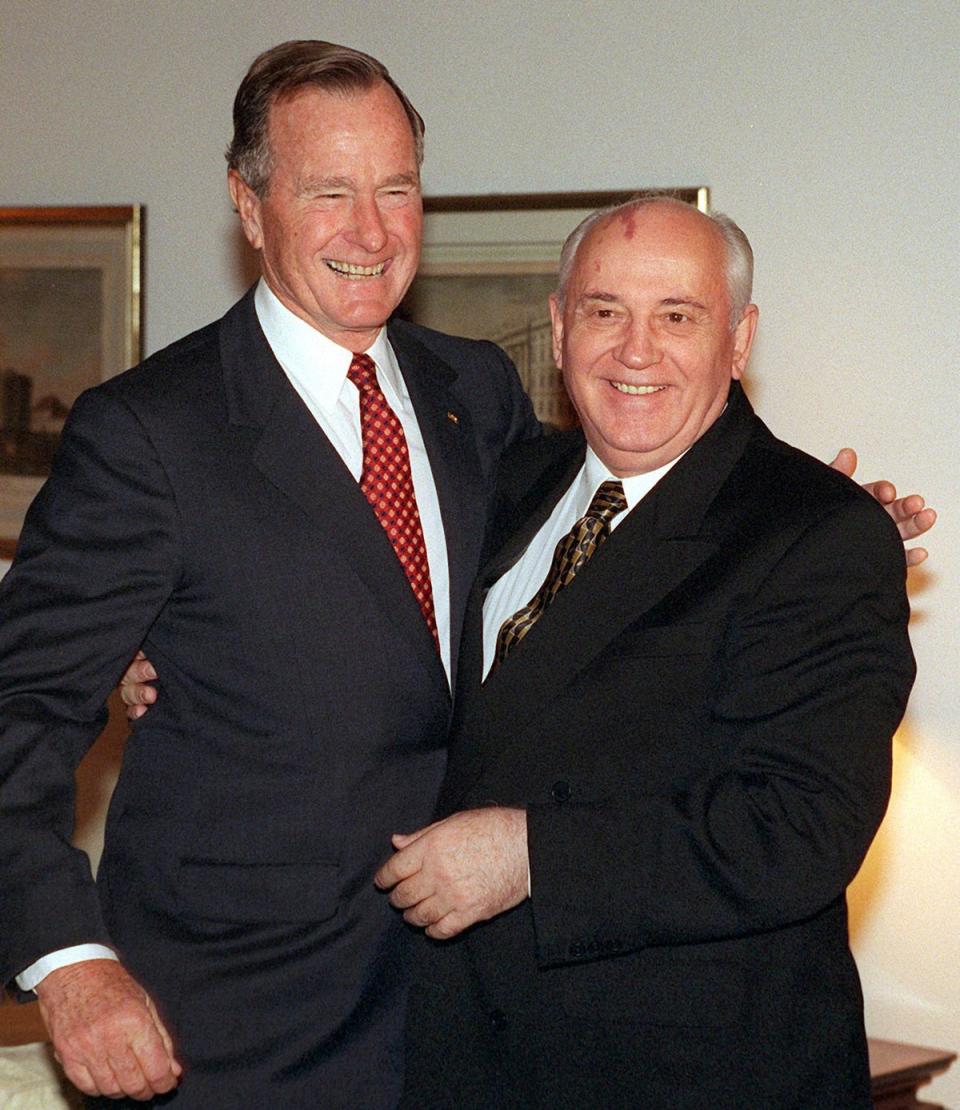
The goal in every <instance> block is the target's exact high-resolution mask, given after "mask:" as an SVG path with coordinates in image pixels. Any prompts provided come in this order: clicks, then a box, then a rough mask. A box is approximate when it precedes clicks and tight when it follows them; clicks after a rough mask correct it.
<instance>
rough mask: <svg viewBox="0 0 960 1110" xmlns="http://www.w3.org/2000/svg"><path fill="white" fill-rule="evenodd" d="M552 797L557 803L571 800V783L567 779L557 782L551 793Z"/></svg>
mask: <svg viewBox="0 0 960 1110" xmlns="http://www.w3.org/2000/svg"><path fill="white" fill-rule="evenodd" d="M550 797H551V798H553V800H554V801H555V802H568V801H569V800H570V783H569V782H567V781H566V780H565V779H561V780H560V781H559V782H555V783H554V784H553V788H552V789H551V791H550Z"/></svg>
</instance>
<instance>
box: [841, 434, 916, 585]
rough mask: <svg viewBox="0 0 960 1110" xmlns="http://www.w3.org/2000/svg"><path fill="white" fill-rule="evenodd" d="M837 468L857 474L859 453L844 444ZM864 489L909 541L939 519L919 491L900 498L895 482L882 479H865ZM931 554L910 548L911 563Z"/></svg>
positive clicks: (913, 565) (845, 472)
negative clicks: (872, 480) (869, 480)
mask: <svg viewBox="0 0 960 1110" xmlns="http://www.w3.org/2000/svg"><path fill="white" fill-rule="evenodd" d="M830 465H831V466H832V467H833V469H834V470H839V471H840V473H841V474H846V476H847V477H848V478H852V477H853V472H854V471H855V470H856V469H857V453H856V451H853V450H852V449H851V448H849V447H844V448H843V449H842V450H841V451H839V452H838V454H837V457H836V458H835V459H834V460H833V462H832V463H831V464H830ZM863 488H864V489H865V490H866V491H867V493H869V494H870V495H871V496H872V497H875V498H876V499H877V500H878V501H879V502H880V504H881V505H883V507H884V508H885V509H886V510H887V512H888V513H889V514H890V516H891V518H892V519H893V522H894V524H896V526H897V528H898V529H899V531H900V538H901V539H902V540H903V542H904V543H906V542H907V541H908V540H913V539H916V538H917V536H922V535H923V533H924V532H928V531H929V530H930V529H931V528H932V527H933V526H934V524H936V522H937V514H936V512H934V510H933V509H928V508H927V507H926V502H925V501H924V500H923V498H922V497H921V496H920V494H919V493H911V494H909V495H908V496H907V497H897V487H896V486H895V485H894V484H893V482H887V481H884V480H883V479H881V480H880V481H879V482H864V484H863ZM926 557H927V549H926V548H925V547H908V548H907V566H908V567H916V566H919V565H920V564H921V563H922V562H923V561H924V559H926Z"/></svg>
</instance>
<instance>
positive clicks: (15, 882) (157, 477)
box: [0, 387, 180, 982]
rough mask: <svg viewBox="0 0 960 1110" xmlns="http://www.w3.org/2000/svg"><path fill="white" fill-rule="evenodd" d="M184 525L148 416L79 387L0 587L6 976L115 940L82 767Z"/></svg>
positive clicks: (174, 571)
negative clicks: (83, 823)
mask: <svg viewBox="0 0 960 1110" xmlns="http://www.w3.org/2000/svg"><path fill="white" fill-rule="evenodd" d="M177 523H178V521H177V512H176V506H175V504H174V499H173V497H172V494H171V490H170V487H169V483H168V481H167V478H166V476H165V473H164V470H163V467H162V466H161V465H160V462H159V460H158V457H157V453H156V451H155V450H154V447H153V445H152V444H151V442H150V439H149V437H148V436H147V434H146V432H145V431H144V428H143V427H142V425H141V423H140V422H139V421H138V420H137V418H136V417H135V416H134V414H133V413H132V411H131V410H130V408H129V407H128V406H127V405H126V404H125V403H124V402H123V401H122V400H120V399H118V397H117V395H116V393H115V392H114V391H112V390H110V389H109V388H107V387H100V388H98V389H96V390H94V391H91V392H90V393H87V394H84V395H83V396H82V397H81V398H80V399H79V400H78V401H77V403H76V405H75V406H74V409H73V411H72V413H71V416H70V419H69V420H68V422H67V427H66V428H65V430H64V435H63V440H62V443H61V447H60V450H59V452H58V454H57V458H56V461H55V463H54V468H53V472H52V474H51V477H50V479H49V480H48V481H47V483H46V484H45V486H44V487H43V489H42V490H41V492H40V494H39V495H38V496H37V498H36V500H35V501H34V503H33V505H32V506H31V508H30V510H29V512H28V514H27V519H26V522H25V524H24V529H23V534H22V536H21V540H20V544H19V548H18V553H17V558H16V561H15V563H14V566H13V568H12V569H11V571H10V572H9V573H8V574H7V576H6V578H5V579H4V582H3V585H2V587H0V876H2V884H3V887H2V889H3V894H2V899H3V929H2V935H0V981H3V982H6V981H7V980H9V979H10V978H11V977H12V976H13V975H15V974H17V973H18V972H19V971H21V970H22V969H23V968H24V967H25V966H27V965H28V964H30V963H32V962H33V961H34V960H35V959H37V958H38V957H39V956H41V955H43V954H45V953H46V952H50V951H53V950H54V949H58V948H63V947H68V946H71V945H74V944H78V943H81V942H86V941H94V942H101V943H106V944H109V943H110V938H109V936H108V935H107V932H106V930H105V928H104V925H103V921H102V919H101V915H100V910H99V905H98V901H97V896H96V891H95V888H94V884H93V880H92V877H91V873H90V866H89V861H88V860H87V857H86V856H85V855H84V854H83V853H82V852H80V851H78V850H77V849H74V848H72V847H71V845H70V842H69V840H70V836H71V832H72V829H73V822H74V769H75V768H76V765H77V764H78V763H79V761H80V759H81V758H82V756H83V754H84V753H85V751H86V750H87V748H88V747H89V746H90V745H91V744H92V742H93V740H94V739H95V738H96V737H97V735H98V733H99V731H100V730H101V728H102V726H103V723H104V721H105V718H106V711H105V708H104V705H105V702H106V699H107V696H108V695H109V693H110V690H111V689H112V687H113V686H114V685H115V684H116V682H117V680H118V679H119V677H120V675H121V674H122V672H123V670H124V668H125V666H126V664H127V663H128V662H129V660H130V658H131V656H132V655H133V653H134V651H135V650H136V648H137V647H138V645H139V644H140V643H141V641H142V640H143V637H144V635H145V633H146V631H147V630H148V628H149V627H150V624H151V623H152V621H153V620H154V618H155V617H156V614H157V613H158V612H159V610H160V608H161V606H162V605H163V603H164V601H165V600H166V598H167V597H168V596H169V593H170V591H171V589H172V587H173V584H174V582H175V581H176V578H177V575H178V573H179V561H180V557H179V550H178V542H177V536H178V528H177Z"/></svg>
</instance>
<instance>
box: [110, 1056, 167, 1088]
mask: <svg viewBox="0 0 960 1110" xmlns="http://www.w3.org/2000/svg"><path fill="white" fill-rule="evenodd" d="M107 1062H108V1064H109V1066H110V1069H111V1071H112V1072H113V1076H114V1081H115V1083H116V1090H115V1092H114V1093H116V1094H121V1095H127V1096H128V1097H129V1098H135V1099H146V1098H149V1097H150V1096H151V1095H155V1094H161V1093H162V1090H154V1087H153V1085H152V1084H151V1083H150V1081H149V1080H148V1079H147V1077H146V1075H145V1074H144V1072H143V1068H142V1067H141V1065H140V1061H139V1059H138V1058H137V1056H136V1055H135V1054H134V1052H133V1051H132V1050H131V1049H128V1048H126V1049H121V1050H119V1051H118V1052H117V1053H116V1054H115V1055H113V1056H110V1057H109V1058H108V1061H107ZM167 1089H169V1088H167ZM108 1093H110V1092H107V1091H104V1094H108Z"/></svg>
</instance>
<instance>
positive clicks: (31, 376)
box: [0, 204, 143, 558]
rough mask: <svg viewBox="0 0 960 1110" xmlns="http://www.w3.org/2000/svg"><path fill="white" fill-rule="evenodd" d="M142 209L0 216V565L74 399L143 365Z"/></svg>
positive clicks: (3, 211)
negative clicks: (134, 365) (112, 378)
mask: <svg viewBox="0 0 960 1110" xmlns="http://www.w3.org/2000/svg"><path fill="white" fill-rule="evenodd" d="M142 249H143V209H142V207H141V206H140V205H136V204H129V205H110V206H100V205H84V206H74V207H30V208H28V207H23V208H0V558H10V557H12V555H13V551H14V549H15V547H16V541H17V537H18V536H19V534H20V527H21V525H22V523H23V516H24V513H25V512H26V509H27V506H28V505H29V504H30V502H31V501H32V500H33V498H34V496H35V495H36V493H37V491H38V490H39V488H40V486H41V485H42V483H43V480H44V477H45V476H46V474H47V473H49V467H50V461H51V459H52V457H53V453H54V451H55V449H56V445H57V443H58V442H59V431H60V429H61V428H62V426H63V421H64V420H65V418H66V415H67V413H68V412H69V409H70V407H71V405H72V404H73V402H74V401H75V400H76V398H77V396H78V395H79V394H80V393H81V392H82V391H83V390H84V389H86V388H88V387H89V386H91V385H95V384H96V383H97V382H99V381H103V380H104V379H105V378H109V377H111V376H112V375H113V374H117V373H119V372H120V371H121V370H124V369H126V368H127V367H128V366H132V365H133V364H134V363H136V362H138V361H139V360H140V357H141V312H142Z"/></svg>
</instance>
